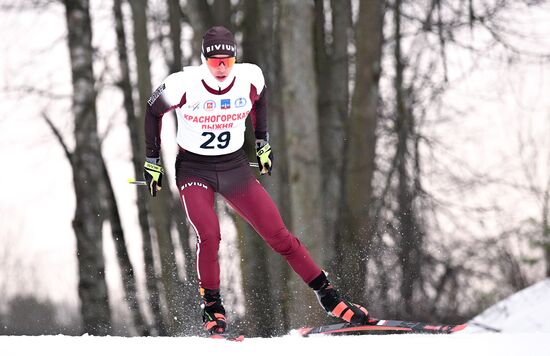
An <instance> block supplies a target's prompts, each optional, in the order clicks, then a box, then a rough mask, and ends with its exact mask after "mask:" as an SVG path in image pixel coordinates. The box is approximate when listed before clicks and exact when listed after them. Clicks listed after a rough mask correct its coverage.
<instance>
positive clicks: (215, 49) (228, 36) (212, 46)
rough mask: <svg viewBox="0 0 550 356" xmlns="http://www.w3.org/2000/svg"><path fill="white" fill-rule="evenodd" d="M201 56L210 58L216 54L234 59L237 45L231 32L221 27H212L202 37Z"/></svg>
mask: <svg viewBox="0 0 550 356" xmlns="http://www.w3.org/2000/svg"><path fill="white" fill-rule="evenodd" d="M202 54H203V55H204V56H205V57H212V56H214V55H216V54H225V55H227V56H231V57H235V56H236V55H237V45H236V43H235V38H234V37H233V34H232V33H231V31H229V30H228V29H226V28H225V27H223V26H214V27H212V28H210V29H209V30H208V31H206V33H205V34H204V36H202Z"/></svg>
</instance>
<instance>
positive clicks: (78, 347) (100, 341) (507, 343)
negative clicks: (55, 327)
mask: <svg viewBox="0 0 550 356" xmlns="http://www.w3.org/2000/svg"><path fill="white" fill-rule="evenodd" d="M0 350H1V351H0V354H2V355H10V356H11V355H36V354H44V353H45V354H46V355H56V356H58V355H59V356H61V355H79V356H88V355H90V356H92V355H94V356H97V355H131V356H138V355H147V356H152V355H163V356H165V355H166V356H173V355H190V354H191V355H203V354H208V355H240V356H241V355H242V356H244V355H284V356H286V355H288V356H290V355H304V356H305V355H316V356H317V355H349V354H358V355H423V356H430V355H438V356H441V355H457V356H458V355H460V356H464V355H502V356H504V355H506V356H507V355H514V356H515V355H529V356H531V355H550V333H518V334H515V333H509V334H495V333H481V334H471V333H470V334H467V333H464V334H455V335H385V336H384V335H376V336H374V335H373V336H366V335H365V336H320V337H311V338H307V339H305V338H301V337H299V336H285V337H280V338H272V339H246V340H244V341H243V342H230V341H224V340H209V339H204V338H198V337H183V338H159V337H156V338H153V337H150V338H121V337H92V336H82V337H69V336H34V337H25V336H7V337H0Z"/></svg>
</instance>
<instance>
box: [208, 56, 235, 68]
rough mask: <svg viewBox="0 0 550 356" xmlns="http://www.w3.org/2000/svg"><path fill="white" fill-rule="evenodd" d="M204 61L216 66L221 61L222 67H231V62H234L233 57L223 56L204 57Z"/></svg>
mask: <svg viewBox="0 0 550 356" xmlns="http://www.w3.org/2000/svg"><path fill="white" fill-rule="evenodd" d="M206 63H207V64H208V65H209V66H210V67H214V68H218V67H219V66H220V64H222V63H223V65H224V67H226V68H228V67H232V66H233V64H235V57H224V58H216V57H210V58H206Z"/></svg>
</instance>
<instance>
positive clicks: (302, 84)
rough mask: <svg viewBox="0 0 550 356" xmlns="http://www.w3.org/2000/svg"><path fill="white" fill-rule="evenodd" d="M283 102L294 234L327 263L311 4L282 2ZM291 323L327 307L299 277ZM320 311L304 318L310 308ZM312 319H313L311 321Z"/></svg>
mask: <svg viewBox="0 0 550 356" xmlns="http://www.w3.org/2000/svg"><path fill="white" fill-rule="evenodd" d="M280 13H281V24H282V26H281V29H280V35H281V55H282V72H281V80H282V83H283V84H282V85H283V87H282V93H283V96H282V104H283V112H284V117H285V119H286V120H287V123H286V125H285V134H284V135H285V140H286V147H287V149H288V167H289V177H290V205H291V211H292V215H291V218H290V224H289V227H290V230H291V231H292V232H293V233H294V234H295V235H296V236H297V237H298V238H299V239H300V240H301V241H302V242H303V243H304V245H305V246H306V247H307V248H308V250H309V252H310V253H311V255H312V257H313V258H314V259H315V260H316V261H319V260H321V250H322V246H323V244H324V232H323V223H322V216H323V214H322V205H321V204H322V201H321V178H320V176H321V167H320V165H321V162H320V147H319V134H318V132H319V126H318V121H317V117H318V115H317V114H318V111H317V83H316V80H315V72H314V67H315V62H314V60H313V7H312V6H311V3H309V2H307V1H298V0H285V1H281V9H280ZM290 287H291V290H292V291H293V292H295V293H294V294H293V296H296V297H297V298H292V300H293V303H292V311H291V314H290V315H291V318H293V319H291V323H292V325H294V326H297V325H298V324H300V325H303V324H304V323H305V322H306V323H307V321H308V319H309V320H310V322H312V323H314V322H315V321H314V319H311V318H314V317H316V318H317V320H319V317H320V315H323V314H322V313H321V310H320V309H321V308H319V307H318V306H317V305H318V302H317V301H316V300H315V296H314V293H313V292H312V291H311V290H310V289H309V288H308V287H307V285H306V284H305V283H303V282H302V281H301V280H299V279H298V278H297V277H296V275H295V274H293V275H292V278H291V279H290ZM308 305H309V306H313V307H315V308H318V309H312V310H318V313H313V312H312V313H307V315H304V307H305V306H308ZM310 317H311V318H310Z"/></svg>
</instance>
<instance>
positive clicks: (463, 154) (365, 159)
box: [0, 0, 550, 336]
mask: <svg viewBox="0 0 550 356" xmlns="http://www.w3.org/2000/svg"><path fill="white" fill-rule="evenodd" d="M0 14H1V16H2V22H1V24H0V33H2V35H3V36H2V37H3V38H4V41H2V44H1V46H2V47H1V48H0V51H1V52H0V53H1V54H2V55H1V62H0V63H1V68H2V70H1V71H0V76H1V77H0V83H1V87H0V90H1V93H2V95H1V96H0V101H1V103H0V112H1V114H2V115H1V116H0V127H1V130H0V150H1V153H2V157H4V160H5V161H6V162H9V164H6V165H5V166H4V171H5V173H4V174H3V175H2V176H1V178H0V179H1V181H0V182H1V183H2V184H1V186H2V187H4V189H3V197H2V199H1V200H0V214H1V216H2V219H1V220H0V231H2V233H1V234H0V325H1V328H0V333H2V334H44V333H53V334H55V333H65V334H71V335H73V334H82V333H89V334H96V335H106V334H109V335H182V334H196V333H197V332H198V328H199V326H200V311H199V309H198V295H197V294H198V292H197V283H196V272H195V267H194V259H195V257H194V249H195V247H194V246H195V240H196V237H195V236H194V232H193V231H192V229H190V226H189V225H188V223H187V221H186V220H185V216H184V213H183V209H182V208H181V206H180V203H179V199H178V197H177V193H176V190H175V189H176V187H174V185H173V181H171V179H169V177H172V176H173V174H174V173H173V161H174V158H175V154H176V151H177V146H176V144H175V140H174V132H175V127H176V122H175V118H174V116H173V115H172V114H169V115H166V116H165V117H164V119H163V133H162V135H163V162H164V166H165V168H166V169H167V171H168V174H167V179H166V180H165V181H166V183H168V184H167V187H166V188H165V189H163V191H162V193H161V194H160V196H159V197H157V198H155V199H152V198H150V197H149V196H148V193H147V192H146V190H145V189H141V188H139V187H138V188H136V187H134V186H131V185H129V184H127V178H129V177H138V178H139V177H141V172H142V165H143V160H144V148H143V141H144V140H143V132H142V127H143V110H144V108H145V103H146V101H147V99H148V98H149V95H150V94H151V93H152V91H153V90H154V89H155V87H156V86H158V85H159V84H160V83H161V82H162V80H163V79H164V78H165V77H166V76H167V75H168V74H169V73H171V72H174V71H178V70H181V68H182V67H183V66H186V65H195V64H199V63H200V58H199V54H200V39H201V36H202V34H203V33H204V31H205V30H206V29H207V28H209V27H210V26H213V25H217V24H221V25H224V26H226V27H228V28H230V29H231V30H232V31H234V33H235V34H236V37H237V40H238V44H239V51H238V53H239V58H238V61H241V62H252V63H256V64H258V65H259V66H260V67H261V68H262V70H263V72H264V75H265V77H266V83H267V86H268V88H269V125H270V135H271V142H272V147H273V150H274V154H275V165H274V172H273V175H272V176H270V177H260V178H259V179H260V181H261V182H262V183H263V184H264V185H265V186H266V187H267V189H268V190H269V191H270V193H271V194H272V196H273V198H274V200H275V201H276V202H277V204H278V206H279V208H280V210H281V213H282V215H283V217H284V219H285V221H286V223H287V225H288V227H289V228H290V230H291V231H293V232H294V233H295V234H296V235H297V236H298V237H299V238H300V239H301V240H302V241H303V243H304V244H305V245H306V246H307V247H308V248H309V249H310V251H311V252H312V254H313V255H314V258H315V259H316V260H317V261H318V262H319V263H320V264H321V265H322V266H323V268H324V269H325V270H326V271H327V272H329V274H330V277H331V279H332V280H333V281H334V283H335V284H336V285H337V286H338V288H339V289H341V290H342V291H343V293H344V294H345V295H346V296H348V297H349V298H351V299H352V300H354V301H357V302H361V303H365V304H366V305H367V306H368V308H369V311H370V312H371V313H372V314H373V315H377V316H382V317H385V318H406V319H418V320H426V321H447V322H457V321H464V320H467V319H468V318H470V317H471V316H473V315H476V314H477V313H478V312H480V311H481V310H483V309H484V308H486V307H487V306H489V305H492V304H493V303H494V302H496V301H498V300H500V299H502V298H504V297H505V296H507V295H510V294H511V293H513V292H514V291H517V290H519V289H522V288H524V287H526V286H528V285H530V284H533V283H534V282H536V281H539V280H541V279H543V278H545V277H547V276H550V227H549V222H548V221H549V204H550V141H549V140H548V137H549V133H550V120H549V115H548V114H549V108H550V107H549V104H548V101H547V100H545V99H544V98H545V96H544V94H545V93H548V92H549V85H548V79H549V69H550V68H549V59H550V57H549V56H550V43H549V42H550V39H549V38H548V36H547V33H549V30H550V28H549V27H550V21H549V20H550V6H549V4H548V3H547V1H534V0H532V1H528V0H516V1H512V0H423V1H411V0H388V1H383V0H363V1H351V0H340V1H337V0H334V1H328V0H327V1H322V0H316V1H298V0H294V1H292V0H266V1H253V0H232V1H230V0H214V1H200V0H187V1H178V0H149V1H146V0H132V1H124V0H112V1H107V0H104V1H91V2H89V1H86V0H65V1H55V0H32V1H26V2H20V1H10V0H3V1H2V2H0ZM245 148H246V149H247V150H248V151H249V154H250V159H251V161H254V160H255V158H254V152H253V143H252V141H251V140H250V138H249V140H248V141H247V143H246V144H245ZM170 185H172V186H170ZM217 210H218V213H219V216H220V220H221V223H222V228H223V230H222V231H223V232H222V234H223V236H222V241H223V244H222V252H221V263H222V271H223V272H222V290H223V295H224V300H225V305H226V308H227V309H228V311H229V317H230V319H231V320H232V325H233V327H234V328H235V329H237V330H243V331H245V332H246V333H247V335H250V336H271V335H279V334H284V333H286V332H287V331H288V330H289V329H290V328H292V327H297V326H301V325H305V324H308V323H309V324H313V323H320V322H328V321H329V320H330V319H329V318H328V317H327V316H326V315H324V313H323V312H322V309H321V308H320V307H319V306H318V304H317V301H316V300H315V297H314V295H313V293H312V292H311V291H310V290H308V288H307V286H305V285H303V283H302V282H301V281H299V280H298V279H297V278H296V276H294V275H293V274H292V273H291V271H290V270H289V269H288V267H287V266H286V265H285V263H284V262H283V261H282V260H281V258H280V257H279V256H276V255H275V254H274V253H273V252H271V251H270V250H269V248H268V247H267V246H266V245H265V244H264V243H263V241H262V240H261V238H259V237H258V236H257V235H256V234H255V232H254V231H253V230H252V229H251V228H250V227H248V226H247V225H246V223H244V222H243V221H242V220H241V219H240V218H238V217H237V216H236V215H235V214H234V213H233V211H232V210H231V209H230V208H229V207H227V206H226V205H225V204H224V202H223V201H222V200H219V201H218V202H217ZM304 310H306V311H307V313H304Z"/></svg>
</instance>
